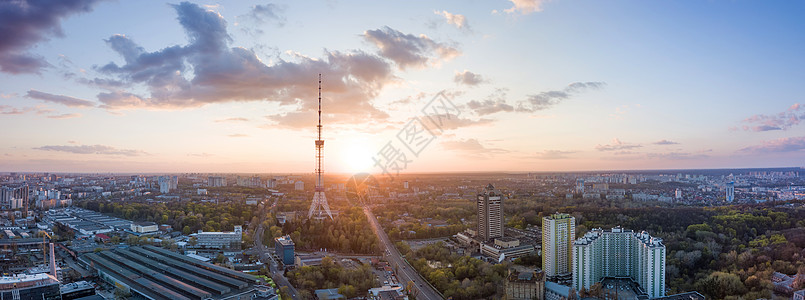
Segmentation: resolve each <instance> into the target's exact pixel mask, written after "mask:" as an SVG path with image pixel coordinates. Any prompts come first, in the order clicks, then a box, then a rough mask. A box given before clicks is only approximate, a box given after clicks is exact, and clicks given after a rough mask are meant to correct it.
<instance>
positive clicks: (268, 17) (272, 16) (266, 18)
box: [247, 3, 286, 26]
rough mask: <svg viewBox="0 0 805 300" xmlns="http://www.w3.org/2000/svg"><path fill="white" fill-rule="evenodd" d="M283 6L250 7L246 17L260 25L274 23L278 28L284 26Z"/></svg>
mask: <svg viewBox="0 0 805 300" xmlns="http://www.w3.org/2000/svg"><path fill="white" fill-rule="evenodd" d="M284 13H285V6H281V5H276V4H273V3H268V4H266V5H260V4H257V5H255V6H252V10H250V11H249V13H248V14H247V16H248V17H249V18H251V19H252V20H254V21H255V22H257V23H258V24H260V23H268V22H276V23H277V25H279V26H284V25H285V21H286V20H285V16H284V15H283V14H284Z"/></svg>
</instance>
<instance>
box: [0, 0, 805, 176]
mask: <svg viewBox="0 0 805 300" xmlns="http://www.w3.org/2000/svg"><path fill="white" fill-rule="evenodd" d="M21 3H22V2H19V3H18V2H7V3H3V4H0V16H2V17H0V28H3V30H2V32H3V33H0V36H2V38H0V114H2V116H1V117H0V126H2V127H3V128H4V130H3V133H2V134H0V139H2V140H3V143H1V144H0V172H20V171H40V172H153V173H159V172H213V173H232V172H236V173H283V172H294V173H311V172H313V170H314V169H315V165H314V161H313V159H311V158H312V157H314V148H313V147H311V144H313V143H312V141H313V140H315V139H316V137H315V136H316V132H315V126H316V110H315V103H316V83H317V75H318V74H319V73H322V76H323V78H322V101H323V103H322V104H323V105H322V110H323V112H324V114H323V115H322V123H323V126H324V132H325V136H324V137H323V139H326V140H328V142H327V143H328V147H327V148H326V150H325V157H327V158H328V159H327V160H325V161H324V164H325V165H324V171H325V172H328V173H353V172H372V173H379V172H380V170H379V169H377V168H373V167H372V157H373V156H374V155H377V153H378V151H380V150H381V148H383V146H384V144H385V143H386V142H388V141H389V140H391V139H393V138H394V136H395V134H397V133H398V132H399V131H400V130H402V129H403V127H404V126H405V125H406V123H407V122H408V121H409V120H411V119H412V118H414V117H417V116H418V113H419V111H420V110H421V109H422V108H423V107H424V106H425V105H426V104H427V103H428V101H430V100H431V99H432V98H433V97H435V96H436V95H437V94H438V93H439V92H442V91H444V94H445V95H448V96H449V98H450V100H451V101H452V102H453V103H455V104H456V106H457V107H458V108H459V112H460V114H459V115H458V116H457V119H453V121H452V122H451V123H448V126H447V127H446V128H445V130H444V131H443V132H441V133H439V134H438V135H437V136H436V138H435V139H434V140H433V142H432V143H431V144H429V145H428V147H427V148H425V149H423V150H422V152H421V153H420V155H418V157H416V158H415V159H413V161H412V162H411V163H410V164H408V165H407V168H406V169H405V170H403V171H402V172H410V173H435V172H444V171H451V172H473V171H516V172H528V171H595V170H650V169H686V168H696V169H703V168H750V167H802V163H801V162H802V161H805V151H804V150H805V128H803V126H802V125H801V124H800V120H802V119H803V118H805V107H802V105H801V104H800V103H803V100H802V99H801V96H800V95H801V94H802V92H805V87H803V86H802V85H801V84H800V83H801V82H803V79H805V73H803V72H802V70H803V69H805V68H803V66H805V58H803V57H802V56H801V55H799V53H802V51H803V50H805V38H803V37H802V36H801V35H800V34H798V33H799V32H801V31H802V29H805V21H802V20H801V18H799V16H800V15H801V13H802V12H803V11H804V10H805V4H802V3H773V4H768V5H763V6H758V5H756V4H755V3H753V2H748V1H747V2H733V3H692V2H685V3H644V2H638V1H626V2H619V3H599V2H589V3H588V2H585V3H579V2H572V1H564V0H557V1H523V0H514V1H494V2H475V3H473V5H465V4H464V3H463V2H458V1H455V2H440V3H413V4H396V3H391V4H389V3H384V4H382V5H381V4H376V3H372V2H367V3H355V2H351V3H339V2H331V1H330V2H328V1H325V2H315V3H310V4H300V3H282V4H276V3H268V2H265V3H260V4H254V3H251V2H226V3H221V4H217V3H215V2H193V3H191V2H164V3H163V4H154V3H153V2H148V3H140V2H135V1H120V2H103V1H94V0H75V1H62V2H59V5H53V6H51V7H48V6H47V4H46V5H44V6H43V7H37V6H36V5H35V4H29V5H31V6H29V7H23V6H24V5H22V4H21ZM591 12H596V13H591ZM399 16H405V17H399ZM99 25H102V26H99ZM300 37H301V38H300ZM467 160H472V161H473V163H472V164H467V163H466V161H467Z"/></svg>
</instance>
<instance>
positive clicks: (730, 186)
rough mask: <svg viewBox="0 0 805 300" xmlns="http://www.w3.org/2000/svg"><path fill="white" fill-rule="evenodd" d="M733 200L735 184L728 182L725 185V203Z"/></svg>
mask: <svg viewBox="0 0 805 300" xmlns="http://www.w3.org/2000/svg"><path fill="white" fill-rule="evenodd" d="M733 200H735V182H734V181H730V182H729V183H727V202H732V201H733Z"/></svg>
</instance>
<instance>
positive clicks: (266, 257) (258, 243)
mask: <svg viewBox="0 0 805 300" xmlns="http://www.w3.org/2000/svg"><path fill="white" fill-rule="evenodd" d="M277 200H279V198H277V199H275V200H274V204H272V205H271V207H270V209H269V210H270V211H273V210H274V208H275V207H277ZM259 215H260V225H258V226H257V229H256V230H255V232H254V248H255V249H256V250H257V252H258V253H259V255H260V262H262V263H266V264H268V267H269V270H270V271H271V274H272V276H271V278H273V279H274V283H276V284H277V287H283V286H285V287H288V292H289V293H290V294H291V299H294V300H298V299H300V298H299V292H297V291H296V288H294V287H293V285H291V283H290V282H289V281H288V279H287V278H285V276H284V275H283V272H282V271H281V270H279V269H278V266H277V262H276V261H275V260H274V259H273V258H271V255H270V254H269V253H268V249H266V246H265V245H263V243H262V241H263V232H264V231H265V227H263V221H265V219H266V215H268V214H267V212H266V209H265V205H264V206H263V208H262V209H261V210H260V213H259Z"/></svg>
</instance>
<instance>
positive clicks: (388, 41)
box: [363, 26, 461, 70]
mask: <svg viewBox="0 0 805 300" xmlns="http://www.w3.org/2000/svg"><path fill="white" fill-rule="evenodd" d="M363 37H364V38H365V39H366V40H367V41H369V42H371V43H372V44H374V45H375V46H377V48H378V49H380V55H381V56H383V57H385V58H388V59H390V60H392V61H393V62H394V63H396V64H397V67H398V68H400V70H404V69H406V68H425V67H427V66H433V65H438V64H439V63H440V62H442V61H449V60H451V59H453V58H455V57H456V56H458V55H460V54H461V52H460V51H459V50H458V49H456V48H455V47H452V46H448V45H446V44H443V43H439V42H435V41H433V40H431V39H430V38H429V37H427V36H426V35H424V34H422V35H419V36H415V35H413V34H405V33H402V32H400V31H397V30H394V29H392V28H390V27H388V26H386V27H383V28H382V29H376V30H367V31H366V32H364V33H363Z"/></svg>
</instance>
